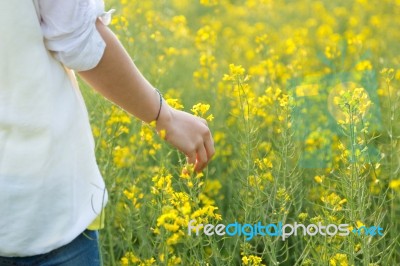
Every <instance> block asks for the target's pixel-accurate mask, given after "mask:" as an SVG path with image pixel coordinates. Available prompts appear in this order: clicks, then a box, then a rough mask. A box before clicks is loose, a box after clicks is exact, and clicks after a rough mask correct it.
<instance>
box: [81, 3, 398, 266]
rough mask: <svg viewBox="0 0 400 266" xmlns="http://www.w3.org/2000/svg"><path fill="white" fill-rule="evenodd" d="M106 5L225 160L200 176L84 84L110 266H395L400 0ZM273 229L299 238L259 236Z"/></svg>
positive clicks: (146, 68) (152, 72) (145, 67)
mask: <svg viewBox="0 0 400 266" xmlns="http://www.w3.org/2000/svg"><path fill="white" fill-rule="evenodd" d="M106 5H107V8H115V9H116V12H115V13H114V15H113V20H112V23H111V26H110V27H111V28H112V29H113V30H114V32H115V33H116V34H117V35H118V38H119V39H120V40H121V42H122V43H123V44H124V46H125V47H126V49H127V50H128V52H129V53H130V55H131V57H132V58H133V59H134V61H135V63H136V65H137V66H138V67H139V69H140V70H141V71H142V73H143V74H144V75H145V76H146V77H147V78H148V80H149V81H150V82H151V83H152V84H153V85H154V86H155V87H157V88H158V89H159V90H160V91H161V92H162V93H163V95H164V97H165V99H166V100H167V101H168V103H169V104H170V105H171V106H173V107H175V108H178V109H182V110H185V111H187V112H190V113H192V114H195V115H197V116H201V117H203V118H205V119H206V120H207V121H208V124H209V126H210V128H211V129H212V132H213V137H214V141H215V147H216V155H215V157H214V159H213V161H212V162H211V163H210V165H209V166H208V168H207V169H206V170H205V171H204V172H203V173H194V172H193V170H192V167H191V166H190V165H186V158H185V156H184V155H183V154H180V153H179V152H178V151H176V150H174V149H172V148H171V147H170V146H169V145H168V144H167V143H165V142H164V141H163V140H162V138H161V136H158V135H157V134H156V133H155V131H154V129H153V128H152V126H151V125H146V124H143V123H141V122H140V121H138V120H136V119H135V118H133V117H131V116H129V115H128V114H127V113H125V112H124V111H122V110H121V109H120V108H118V107H116V106H113V105H112V104H111V103H109V102H108V101H106V100H104V99H103V98H102V97H101V96H99V95H98V94H96V93H95V92H94V91H93V90H91V89H89V88H87V87H86V86H84V85H83V84H82V90H83V93H84V97H85V99H86V102H87V105H88V109H89V114H90V119H91V123H92V129H93V134H94V136H95V139H96V154H97V159H98V163H99V166H100V168H101V171H102V174H103V176H104V178H105V180H106V183H107V188H108V191H109V202H108V204H107V207H106V208H105V228H104V229H103V230H101V232H100V238H101V248H102V255H103V261H104V265H268V266H270V265H287V266H293V265H304V266H306V265H329V266H346V265H355V266H356V265H366V266H378V265H379V266H392V265H400V244H399V233H400V225H399V220H400V172H399V171H400V154H399V149H400V123H399V122H400V120H399V119H400V106H399V104H400V98H399V97H400V87H399V86H400V49H399V48H400V44H399V43H400V1H399V0H368V1H367V0H357V1H355V0H337V1H329V0H325V1H311V0H286V1H285V0H248V1H244V0H231V1H228V0H200V1H188V0H171V1H136V0H131V1H128V0H119V1H118V0H109V1H106ZM191 220H194V221H193V222H192V223H191V227H190V228H189V222H190V221H191ZM200 224H203V226H198V225H200ZM206 224H211V225H213V226H217V225H218V224H223V225H226V226H227V225H229V224H236V225H238V224H241V225H245V224H248V225H247V226H245V228H244V229H243V228H242V229H243V230H242V231H241V229H238V228H236V229H238V230H237V232H236V233H237V234H235V235H234V234H233V233H232V232H234V230H235V228H234V227H231V230H230V232H231V233H232V234H231V235H229V234H227V233H225V234H224V235H218V234H217V233H216V227H212V226H209V227H208V229H210V228H211V229H212V228H214V231H212V233H213V234H211V233H209V234H206V233H205V230H206V229H207V228H205V225H206ZM269 224H274V225H279V224H280V225H285V224H290V225H293V226H294V225H295V224H297V225H299V224H302V225H303V226H304V228H303V227H299V228H298V230H297V235H295V234H294V233H293V234H292V235H288V236H287V237H286V238H285V237H282V236H281V235H279V233H280V230H279V228H277V227H273V226H271V227H269V228H265V227H264V231H263V230H259V231H257V229H255V227H254V225H257V226H260V225H264V226H265V225H269ZM250 225H252V226H253V227H251V226H250ZM308 225H315V226H311V227H308ZM329 225H331V226H329ZM339 225H342V227H339ZM317 226H318V228H317ZM328 226H329V227H328ZM321 227H322V228H325V229H323V230H322V231H321ZM327 227H328V228H327ZM219 228H220V229H221V228H222V226H220V227H219ZM338 228H339V230H338ZM208 229H207V230H208ZM290 229H291V228H286V232H288V231H290ZM340 229H341V230H340ZM268 230H269V231H268ZM306 231H307V232H306ZM197 232H198V235H197V234H196V233H197ZM208 232H211V231H208ZM221 232H222V231H221ZM239 232H240V234H239ZM266 232H269V234H268V233H266ZM340 232H347V234H340ZM304 233H307V234H306V235H304Z"/></svg>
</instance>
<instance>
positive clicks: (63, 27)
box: [33, 0, 113, 71]
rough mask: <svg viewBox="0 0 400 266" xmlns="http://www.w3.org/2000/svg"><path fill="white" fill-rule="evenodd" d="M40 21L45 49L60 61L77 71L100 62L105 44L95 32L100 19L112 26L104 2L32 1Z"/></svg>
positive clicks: (91, 0) (86, 0) (72, 0)
mask: <svg viewBox="0 0 400 266" xmlns="http://www.w3.org/2000/svg"><path fill="white" fill-rule="evenodd" d="M33 1H34V4H35V7H36V12H37V14H38V17H39V19H40V21H41V23H40V24H41V28H42V32H43V37H44V40H45V45H46V48H47V49H48V50H50V51H52V52H54V56H55V58H56V59H57V60H59V61H60V62H61V63H63V64H64V65H65V66H66V67H68V68H70V69H74V70H76V71H84V70H89V69H91V68H93V67H95V66H96V65H97V64H98V62H99V61H100V59H101V57H102V55H103V52H104V49H105V43H104V41H103V39H102V38H101V36H100V35H99V33H98V32H97V30H96V26H95V21H96V19H97V18H101V20H102V21H103V23H104V24H106V25H107V24H109V22H110V14H111V13H112V12H113V10H111V11H110V12H104V2H103V1H102V0H67V1H66V0H33Z"/></svg>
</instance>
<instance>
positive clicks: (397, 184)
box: [389, 179, 400, 191]
mask: <svg viewBox="0 0 400 266" xmlns="http://www.w3.org/2000/svg"><path fill="white" fill-rule="evenodd" d="M389 187H390V188H391V189H394V190H397V191H400V179H394V180H392V181H390V183H389Z"/></svg>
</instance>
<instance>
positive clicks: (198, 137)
mask: <svg viewBox="0 0 400 266" xmlns="http://www.w3.org/2000/svg"><path fill="white" fill-rule="evenodd" d="M156 129H157V131H158V132H159V133H161V131H163V130H165V140H166V141H167V142H168V143H170V144H171V145H172V146H174V147H175V148H177V149H178V150H180V151H181V152H183V153H184V154H185V155H186V159H187V161H188V163H190V164H194V167H195V168H194V169H195V170H196V171H197V172H200V171H201V170H203V169H204V167H206V166H207V164H208V162H209V161H210V160H211V158H212V157H213V155H214V153H215V150H214V141H213V139H212V135H211V132H210V129H209V128H208V126H207V122H206V120H205V119H203V118H200V117H197V116H194V115H191V114H189V113H186V112H183V111H179V110H176V109H174V108H172V107H170V106H168V105H167V104H166V102H165V101H164V102H163V105H162V109H161V113H160V117H159V119H158V121H157V124H156ZM161 134H164V133H161Z"/></svg>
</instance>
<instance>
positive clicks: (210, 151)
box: [204, 133, 215, 161]
mask: <svg viewBox="0 0 400 266" xmlns="http://www.w3.org/2000/svg"><path fill="white" fill-rule="evenodd" d="M204 147H205V149H206V152H207V159H208V161H209V160H211V158H212V157H213V156H214V154H215V148H214V140H213V138H212V136H211V133H210V134H209V138H208V139H206V140H205V141H204Z"/></svg>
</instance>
